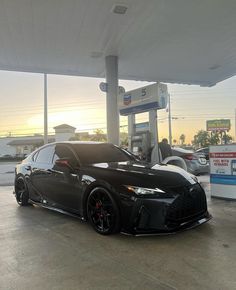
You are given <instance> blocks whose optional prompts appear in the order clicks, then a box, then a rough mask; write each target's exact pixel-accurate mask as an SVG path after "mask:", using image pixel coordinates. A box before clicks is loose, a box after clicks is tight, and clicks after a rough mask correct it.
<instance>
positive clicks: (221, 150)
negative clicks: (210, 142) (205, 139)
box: [209, 145, 236, 185]
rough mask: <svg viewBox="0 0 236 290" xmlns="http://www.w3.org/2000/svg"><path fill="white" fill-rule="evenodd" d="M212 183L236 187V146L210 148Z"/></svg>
mask: <svg viewBox="0 0 236 290" xmlns="http://www.w3.org/2000/svg"><path fill="white" fill-rule="evenodd" d="M209 157H210V171H211V172H210V173H211V183H216V184H228V185H236V145H221V146H211V147H210V155H209Z"/></svg>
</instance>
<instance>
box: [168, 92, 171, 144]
mask: <svg viewBox="0 0 236 290" xmlns="http://www.w3.org/2000/svg"><path fill="white" fill-rule="evenodd" d="M168 97H169V98H168V113H169V115H168V119H169V144H170V146H172V127H171V108H170V94H169V95H168Z"/></svg>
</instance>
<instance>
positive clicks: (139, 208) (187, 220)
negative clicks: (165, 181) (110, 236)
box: [123, 184, 212, 235]
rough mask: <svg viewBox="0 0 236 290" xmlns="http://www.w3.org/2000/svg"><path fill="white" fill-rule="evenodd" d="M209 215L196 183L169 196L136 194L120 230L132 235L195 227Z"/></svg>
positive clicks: (173, 231) (204, 198)
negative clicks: (139, 195) (139, 196)
mask: <svg viewBox="0 0 236 290" xmlns="http://www.w3.org/2000/svg"><path fill="white" fill-rule="evenodd" d="M211 218H212V216H211V215H210V214H209V213H208V211H207V202H206V196H205V192H204V191H203V189H202V188H201V186H200V185H199V184H197V185H195V186H194V190H191V191H189V189H185V190H183V192H182V193H180V194H176V195H175V196H174V197H170V198H165V199H164V198H156V199H154V198H137V199H136V200H135V201H134V202H133V205H130V207H129V209H128V213H127V214H126V215H125V222H123V225H124V227H123V232H124V233H129V234H133V235H145V234H158V235H163V234H171V233H176V232H179V231H183V230H187V229H191V228H194V227H197V226H199V225H201V224H203V223H205V222H207V221H209V220H210V219H211Z"/></svg>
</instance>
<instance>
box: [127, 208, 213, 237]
mask: <svg viewBox="0 0 236 290" xmlns="http://www.w3.org/2000/svg"><path fill="white" fill-rule="evenodd" d="M210 219H212V215H211V214H209V213H207V214H206V215H205V216H203V217H202V218H199V219H198V220H190V221H188V222H184V223H182V224H180V225H179V226H178V228H176V229H173V230H166V231H158V230H150V231H146V232H142V231H139V232H138V231H137V232H136V233H129V232H123V231H121V233H122V234H124V235H128V236H135V237H144V236H167V235H174V234H177V233H178V232H183V231H187V230H191V229H193V228H196V227H198V226H200V225H202V224H204V223H206V222H208V221H209V220H210Z"/></svg>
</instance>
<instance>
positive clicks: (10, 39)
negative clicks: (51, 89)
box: [0, 0, 236, 86]
mask: <svg viewBox="0 0 236 290" xmlns="http://www.w3.org/2000/svg"><path fill="white" fill-rule="evenodd" d="M121 3H122V4H121ZM235 31H236V1H235V0H227V1H225V0H204V1H196V0H178V1H175V0H145V1H144V0H123V1H121V2H120V1H114V0H40V1H39V0H11V1H7V0H5V1H4V0H0V44H1V45H0V69H1V70H14V71H26V72H40V73H55V74H65V75H78V76H87V77H104V76H105V60H104V59H105V57H106V56H108V55H115V56H118V60H119V78H120V79H129V80H145V81H157V80H158V81H162V82H173V83H187V84H199V85H203V86H211V85H214V84H216V83H217V82H219V81H221V80H224V79H226V78H228V77H231V76H233V75H234V74H236V49H235V48H236V33H235Z"/></svg>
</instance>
